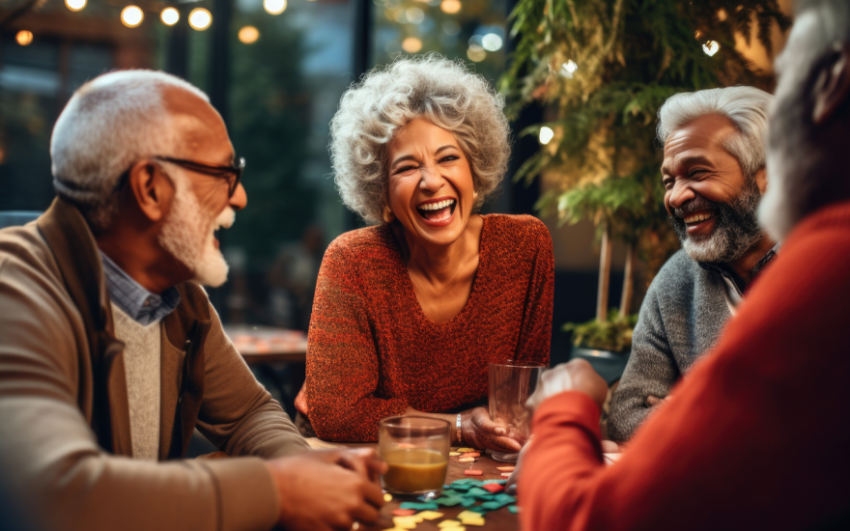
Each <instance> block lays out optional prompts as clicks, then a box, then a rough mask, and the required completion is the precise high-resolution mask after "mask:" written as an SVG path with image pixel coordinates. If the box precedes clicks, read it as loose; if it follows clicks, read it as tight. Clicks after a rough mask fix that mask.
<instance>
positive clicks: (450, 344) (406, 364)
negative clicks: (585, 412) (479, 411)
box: [306, 214, 554, 442]
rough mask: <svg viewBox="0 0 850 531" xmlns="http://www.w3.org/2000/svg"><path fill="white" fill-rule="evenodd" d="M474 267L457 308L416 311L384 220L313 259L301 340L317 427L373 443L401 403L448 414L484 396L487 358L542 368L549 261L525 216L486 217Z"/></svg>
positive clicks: (537, 229)
mask: <svg viewBox="0 0 850 531" xmlns="http://www.w3.org/2000/svg"><path fill="white" fill-rule="evenodd" d="M483 218H484V226H483V229H482V232H481V242H480V247H479V249H480V251H479V253H480V254H479V265H478V271H477V273H476V276H475V280H474V282H473V287H472V292H471V294H470V296H469V300H468V301H467V303H466V305H465V306H464V308H463V309H462V310H461V312H460V313H459V314H458V315H457V316H455V317H454V318H453V319H451V320H450V321H447V322H445V323H435V322H433V321H431V320H429V319H428V318H427V317H426V316H425V314H424V313H423V312H422V308H421V306H420V305H419V302H418V300H417V299H416V294H415V293H414V291H413V284H412V283H411V280H410V275H409V273H408V272H407V266H406V264H405V262H404V259H403V258H402V254H401V251H400V247H399V244H398V242H397V241H396V238H395V236H394V235H393V233H392V231H391V229H390V227H389V225H379V226H376V227H369V228H365V229H360V230H356V231H352V232H349V233H346V234H343V235H342V236H340V237H339V238H337V239H336V240H335V241H334V242H333V243H332V244H331V245H330V247H329V248H328V251H327V253H326V254H325V258H324V261H323V262H322V267H321V271H320V273H319V280H318V284H317V288H316V297H315V302H314V304H313V316H312V320H311V323H310V332H309V345H308V347H307V384H306V391H307V402H308V405H309V418H310V421H311V423H312V425H313V428H314V429H315V431H316V434H317V435H318V436H319V437H320V438H322V439H326V440H331V441H359V442H362V441H375V440H376V439H377V434H378V421H379V420H380V419H382V418H385V417H389V416H393V415H400V414H402V413H404V411H405V410H406V409H407V407H408V406H410V407H413V408H415V409H418V410H421V411H427V412H446V411H452V410H454V409H456V408H460V407H462V406H464V405H466V404H470V403H474V402H477V401H480V400H482V399H484V398H486V397H487V373H488V363H492V362H503V361H506V360H509V359H518V360H527V361H535V362H540V363H544V364H547V365H548V362H549V346H550V342H551V329H552V299H553V289H554V259H553V255H552V240H551V238H550V236H549V231H548V229H547V228H546V226H545V225H543V223H542V222H540V220H538V219H536V218H534V217H532V216H507V215H497V214H492V215H486V216H483Z"/></svg>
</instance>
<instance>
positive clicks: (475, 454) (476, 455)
mask: <svg viewBox="0 0 850 531" xmlns="http://www.w3.org/2000/svg"><path fill="white" fill-rule="evenodd" d="M463 457H481V452H466V453H465V454H463Z"/></svg>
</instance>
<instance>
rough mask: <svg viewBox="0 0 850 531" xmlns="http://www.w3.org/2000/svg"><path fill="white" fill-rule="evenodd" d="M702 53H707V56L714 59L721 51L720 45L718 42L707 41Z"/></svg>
mask: <svg viewBox="0 0 850 531" xmlns="http://www.w3.org/2000/svg"><path fill="white" fill-rule="evenodd" d="M702 51H704V52H705V55H707V56H709V57H714V54H716V53H717V52H718V51H720V44H718V43H717V41H705V44H703V45H702Z"/></svg>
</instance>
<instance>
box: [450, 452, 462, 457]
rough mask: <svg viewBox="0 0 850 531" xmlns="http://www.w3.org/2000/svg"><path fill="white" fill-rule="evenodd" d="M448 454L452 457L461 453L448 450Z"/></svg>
mask: <svg viewBox="0 0 850 531" xmlns="http://www.w3.org/2000/svg"><path fill="white" fill-rule="evenodd" d="M449 455H450V456H452V457H457V456H459V455H461V453H460V452H449Z"/></svg>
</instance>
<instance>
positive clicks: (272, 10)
mask: <svg viewBox="0 0 850 531" xmlns="http://www.w3.org/2000/svg"><path fill="white" fill-rule="evenodd" d="M263 9H265V10H266V12H267V13H268V14H269V15H280V14H281V13H283V12H284V11H285V10H286V0H263Z"/></svg>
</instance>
